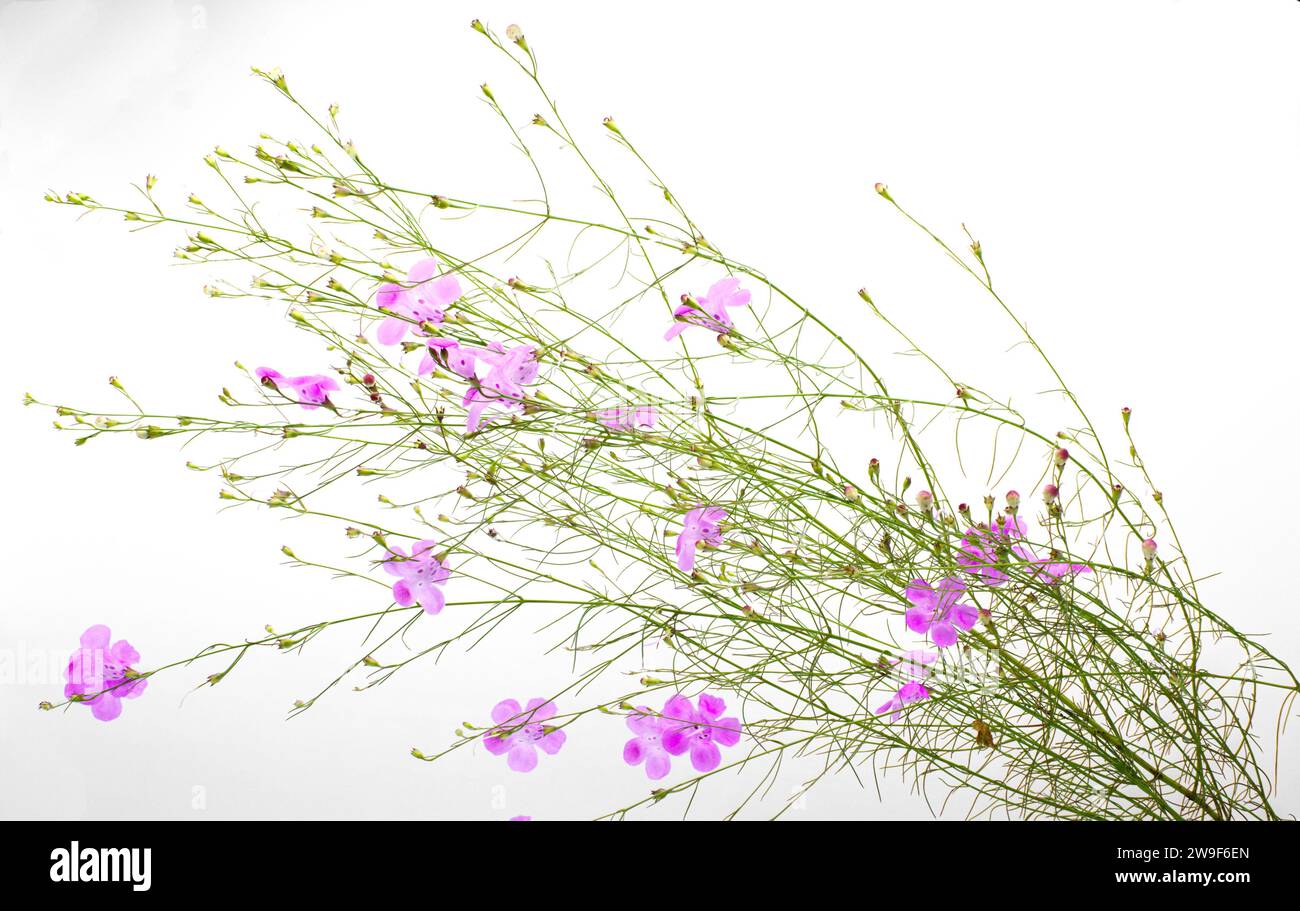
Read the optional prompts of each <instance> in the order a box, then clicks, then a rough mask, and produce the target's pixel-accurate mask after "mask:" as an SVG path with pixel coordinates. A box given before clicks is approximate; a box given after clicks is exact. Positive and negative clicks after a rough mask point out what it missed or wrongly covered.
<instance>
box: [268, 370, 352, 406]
mask: <svg viewBox="0 0 1300 911" xmlns="http://www.w3.org/2000/svg"><path fill="white" fill-rule="evenodd" d="M254 376H256V377H257V378H258V379H259V380H261V381H262V385H264V386H273V387H274V388H275V389H277V390H279V391H280V393H281V394H283V395H286V396H288V395H289V393H290V392H292V393H293V396H290V398H293V397H296V398H297V400H298V404H299V405H301V406H302V407H303V408H305V409H307V410H308V411H315V410H316V408H317V407H318V406H320V405H327V404H329V400H330V393H331V392H338V389H339V384H338V383H337V382H335V380H334V378H333V377H330V376H324V375H322V374H319V373H313V374H311V375H309V376H285V375H284V374H282V373H280V372H279V371H278V370H272V369H271V368H270V367H258V368H257V370H255V371H254Z"/></svg>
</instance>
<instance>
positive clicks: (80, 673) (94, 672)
mask: <svg viewBox="0 0 1300 911" xmlns="http://www.w3.org/2000/svg"><path fill="white" fill-rule="evenodd" d="M111 638H112V631H111V630H109V628H108V627H107V626H104V625H103V624H102V623H101V624H97V625H95V626H92V627H91V628H90V629H88V630H86V631H85V632H84V633H82V634H81V647H80V648H78V649H77V650H76V651H75V652H73V653H72V657H71V658H70V659H69V660H68V667H67V669H66V670H65V671H64V672H63V676H64V678H65V679H66V680H67V681H68V682H67V684H66V685H65V686H64V687H63V696H64V698H66V699H72V698H73V697H74V696H79V697H81V698H80V699H79V700H78V701H79V702H80V703H81V704H82V705H88V706H90V713H91V714H92V715H94V716H95V717H96V718H98V719H99V720H100V721H112V720H113V719H114V718H116V717H117V716H118V715H121V714H122V700H123V699H135V698H137V697H138V696H139V695H140V694H141V693H143V692H144V691H145V688H146V687H147V686H148V685H149V681H148V680H146V679H144V678H143V677H138V676H136V673H135V670H134V669H133V668H132V667H131V665H132V664H135V663H136V662H137V661H139V660H140V653H139V652H137V651H136V650H135V649H134V648H132V647H131V643H129V642H127V641H126V640H125V639H119V640H117V641H116V642H114V643H113V644H112V645H109V640H110V639H111Z"/></svg>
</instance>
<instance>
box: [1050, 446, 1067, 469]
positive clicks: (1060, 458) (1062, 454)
mask: <svg viewBox="0 0 1300 911" xmlns="http://www.w3.org/2000/svg"><path fill="white" fill-rule="evenodd" d="M1052 458H1053V460H1054V461H1055V462H1056V467H1057V468H1063V467H1065V463H1066V462H1068V461H1070V450H1068V449H1066V448H1065V447H1064V446H1062V447H1061V448H1060V449H1058V450H1056V452H1055V453H1053V454H1052Z"/></svg>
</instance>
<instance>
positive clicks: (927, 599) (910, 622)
mask: <svg viewBox="0 0 1300 911" xmlns="http://www.w3.org/2000/svg"><path fill="white" fill-rule="evenodd" d="M965 593H966V586H965V584H964V583H963V582H962V581H961V580H960V579H957V578H955V577H954V576H947V577H945V578H943V579H940V580H939V587H938V589H937V590H936V589H934V588H931V587H930V583H929V582H926V581H925V580H924V579H913V580H912V581H911V582H910V583H908V586H907V600H908V601H911V602H912V607H909V608H908V609H907V613H906V614H905V615H904V620H905V621H906V622H907V628H908V629H910V630H911V631H912V632H914V633H922V634H924V633H929V634H930V638H931V639H933V640H934V644H935V645H937V646H938V647H939V648H947V647H948V646H950V645H953V644H954V643H956V641H957V630H958V629H963V630H968V629H970V628H971V627H973V626H974V625H975V621H976V620H978V619H979V609H978V608H976V607H975V605H973V604H958V603H957V599H958V598H960V597H961V596H962V595H964V594H965Z"/></svg>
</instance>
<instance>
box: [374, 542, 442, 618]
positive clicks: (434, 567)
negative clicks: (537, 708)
mask: <svg viewBox="0 0 1300 911" xmlns="http://www.w3.org/2000/svg"><path fill="white" fill-rule="evenodd" d="M436 547H437V545H436V544H435V543H434V542H433V541H427V540H426V541H416V542H415V544H414V546H412V547H411V553H410V556H407V554H406V551H404V550H403V549H402V548H401V546H400V545H396V544H394V545H393V546H391V547H389V548H388V559H386V560H384V570H385V571H386V572H387V573H388V574H389V575H393V576H397V577H398V580H397V581H396V582H394V583H393V600H394V601H396V602H397V603H398V604H400V605H402V606H403V607H410V606H411V605H413V604H418V605H420V606H421V607H423V608H424V612H425V613H426V614H436V613H439V612H440V611H441V610H442V609H443V607H445V606H446V604H447V600H446V598H445V597H444V596H443V593H442V586H443V585H444V584H445V583H446V581H447V578H448V577H449V576H450V575H451V571H450V570H449V569H448V568H447V564H446V563H444V562H442V561H441V560H439V559H438V558H437V557H436V556H434V549H435V548H436Z"/></svg>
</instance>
